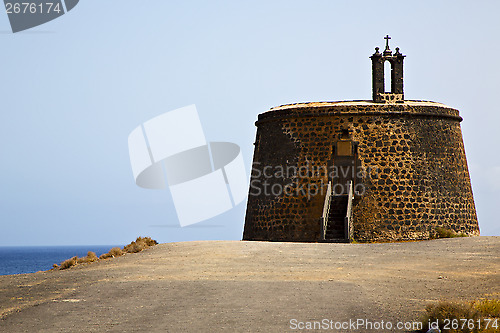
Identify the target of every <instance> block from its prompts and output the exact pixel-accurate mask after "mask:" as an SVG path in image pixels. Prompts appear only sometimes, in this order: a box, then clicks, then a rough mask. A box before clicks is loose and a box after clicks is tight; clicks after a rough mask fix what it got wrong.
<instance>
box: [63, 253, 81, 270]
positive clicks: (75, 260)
mask: <svg viewBox="0 0 500 333" xmlns="http://www.w3.org/2000/svg"><path fill="white" fill-rule="evenodd" d="M77 263H78V257H76V256H75V257H73V258H71V259H67V260H64V261H63V262H62V263H61V268H60V269H67V268H70V267H73V266H75V265H76V264H77Z"/></svg>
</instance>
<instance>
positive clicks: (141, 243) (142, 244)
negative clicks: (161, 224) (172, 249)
mask: <svg viewBox="0 0 500 333" xmlns="http://www.w3.org/2000/svg"><path fill="white" fill-rule="evenodd" d="M156 244H158V242H157V241H155V240H153V239H151V237H137V239H136V240H135V241H134V242H132V243H130V244H128V245H126V246H125V247H124V248H123V250H124V251H125V252H127V253H137V252H141V251H142V250H144V249H147V248H148V247H150V246H153V245H156Z"/></svg>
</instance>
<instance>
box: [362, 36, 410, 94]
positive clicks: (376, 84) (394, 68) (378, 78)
mask: <svg viewBox="0 0 500 333" xmlns="http://www.w3.org/2000/svg"><path fill="white" fill-rule="evenodd" d="M384 39H385V40H386V43H385V50H384V52H382V53H380V52H379V48H378V47H376V48H375V53H374V54H373V55H372V56H371V57H370V58H371V59H372V80H373V81H372V89H373V101H374V102H375V103H404V92H403V60H404V58H405V57H406V56H405V55H403V54H401V53H400V52H399V47H396V52H395V53H394V54H392V51H391V49H390V48H389V39H391V37H389V35H387V36H385V37H384ZM386 61H388V62H389V63H390V65H391V86H390V90H389V91H388V88H389V87H385V79H384V64H385V62H386Z"/></svg>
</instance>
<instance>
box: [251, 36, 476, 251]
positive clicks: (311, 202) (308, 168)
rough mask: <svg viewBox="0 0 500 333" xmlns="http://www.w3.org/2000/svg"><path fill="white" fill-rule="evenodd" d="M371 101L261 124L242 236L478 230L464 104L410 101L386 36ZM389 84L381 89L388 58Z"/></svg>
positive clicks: (362, 237) (397, 236)
mask: <svg viewBox="0 0 500 333" xmlns="http://www.w3.org/2000/svg"><path fill="white" fill-rule="evenodd" d="M385 39H386V47H385V50H384V52H383V53H380V52H379V48H378V47H377V48H376V49H375V53H374V54H373V55H372V56H371V57H370V58H371V60H372V77H373V96H372V100H370V101H341V102H311V103H298V104H288V105H282V106H279V107H275V108H271V110H269V111H267V112H264V113H262V114H260V115H259V117H258V120H257V122H256V126H257V136H256V140H255V151H254V161H253V167H252V174H251V183H250V190H249V196H248V206H247V212H246V218H245V228H244V233H243V239H244V240H273V241H307V242H316V241H331V242H348V241H351V240H358V241H389V240H413V239H428V238H431V237H433V236H434V235H435V233H436V229H437V228H438V227H441V228H445V229H449V230H453V231H455V232H460V233H464V234H467V235H470V236H472V235H479V227H478V222H477V217H476V210H475V206H474V199H473V196H472V188H471V184H470V179H469V172H468V168H467V160H466V157H465V151H464V145H463V140H462V132H461V129H460V122H461V121H462V118H461V117H460V115H459V112H458V110H456V109H453V108H451V107H448V106H446V105H444V104H441V103H436V102H429V101H411V100H404V92H403V60H404V57H405V56H404V55H402V54H401V53H400V52H399V48H396V52H395V53H394V54H393V53H392V51H391V50H390V48H389V39H390V37H389V36H386V37H385ZM386 61H388V62H389V63H390V66H391V85H390V86H391V87H390V91H387V90H388V89H387V88H388V87H384V64H385V62H386Z"/></svg>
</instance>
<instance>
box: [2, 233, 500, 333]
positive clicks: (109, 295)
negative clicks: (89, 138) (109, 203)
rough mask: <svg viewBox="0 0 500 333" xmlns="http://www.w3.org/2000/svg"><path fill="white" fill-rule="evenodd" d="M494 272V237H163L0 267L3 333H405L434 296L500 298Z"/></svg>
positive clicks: (498, 249) (498, 255)
mask: <svg viewBox="0 0 500 333" xmlns="http://www.w3.org/2000/svg"><path fill="white" fill-rule="evenodd" d="M499 272H500V237H474V238H453V239H439V240H432V241H420V242H406V243H383V244H326V243H278V242H246V241H204V242H182V243H167V244H160V245H157V246H155V247H153V248H150V249H148V250H145V251H143V252H141V253H137V254H127V255H126V256H124V257H120V258H114V259H110V260H105V261H100V262H97V263H92V264H88V265H84V266H83V265H82V266H78V267H75V268H71V269H68V270H64V271H48V272H39V273H34V274H23V275H11V276H0V318H1V319H0V332H296V331H301V330H300V329H299V328H301V327H304V328H307V327H308V326H307V325H314V322H319V323H321V324H322V325H324V326H323V330H321V331H331V332H387V331H398V332H403V331H409V330H408V329H406V330H405V329H404V328H403V329H397V327H396V326H397V325H398V323H402V324H403V325H404V323H408V324H411V322H412V321H414V320H416V319H417V318H418V317H419V315H420V314H421V313H422V311H423V309H424V307H425V305H426V304H430V303H432V302H436V301H437V300H472V299H478V298H485V297H487V298H500V274H499ZM381 321H383V322H384V324H382V325H384V326H382V327H384V329H379V330H377V329H375V328H376V326H377V323H378V325H379V326H378V327H381V326H380V325H381ZM369 322H371V323H372V329H366V328H367V327H369V326H368V325H369ZM389 322H390V323H391V325H392V329H387V327H388V326H387V325H388V323H389ZM353 323H356V325H358V326H353ZM346 324H347V325H350V326H347V325H346ZM316 325H317V324H316ZM325 325H328V327H327V326H325ZM335 325H337V326H335ZM339 325H344V329H342V328H341V326H339ZM313 327H314V326H313ZM335 327H336V328H338V329H335ZM354 327H355V328H354ZM407 327H408V326H407ZM330 328H332V329H331V330H329V329H330ZM305 331H307V332H313V331H315V330H312V329H311V330H305Z"/></svg>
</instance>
